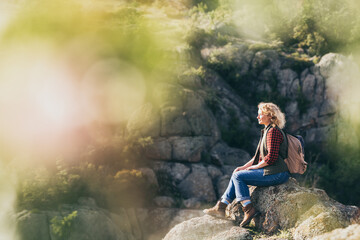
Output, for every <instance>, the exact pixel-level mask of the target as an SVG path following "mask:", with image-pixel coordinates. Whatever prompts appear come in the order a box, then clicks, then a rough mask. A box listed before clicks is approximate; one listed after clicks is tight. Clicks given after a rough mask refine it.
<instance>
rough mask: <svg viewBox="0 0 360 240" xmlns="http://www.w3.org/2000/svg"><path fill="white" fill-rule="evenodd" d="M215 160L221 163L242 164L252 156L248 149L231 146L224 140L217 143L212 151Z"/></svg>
mask: <svg viewBox="0 0 360 240" xmlns="http://www.w3.org/2000/svg"><path fill="white" fill-rule="evenodd" d="M210 156H211V158H212V160H213V162H215V163H218V164H219V165H224V164H225V165H234V166H241V165H244V164H245V163H247V162H248V161H249V160H250V159H251V157H250V154H249V153H247V152H246V151H244V150H242V149H238V148H231V147H229V146H228V145H227V144H226V143H224V142H219V143H217V144H216V145H215V146H214V147H213V148H212V149H211V151H210Z"/></svg>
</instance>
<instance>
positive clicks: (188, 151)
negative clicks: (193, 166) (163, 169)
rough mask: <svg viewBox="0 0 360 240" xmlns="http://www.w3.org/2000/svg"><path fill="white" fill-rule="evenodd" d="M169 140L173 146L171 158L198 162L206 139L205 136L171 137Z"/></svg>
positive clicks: (205, 144)
mask: <svg viewBox="0 0 360 240" xmlns="http://www.w3.org/2000/svg"><path fill="white" fill-rule="evenodd" d="M170 141H171V143H172V146H173V156H172V159H173V160H176V161H186V162H199V161H200V160H201V153H202V152H203V151H204V150H205V149H206V146H207V141H208V139H207V138H206V137H173V138H171V139H170Z"/></svg>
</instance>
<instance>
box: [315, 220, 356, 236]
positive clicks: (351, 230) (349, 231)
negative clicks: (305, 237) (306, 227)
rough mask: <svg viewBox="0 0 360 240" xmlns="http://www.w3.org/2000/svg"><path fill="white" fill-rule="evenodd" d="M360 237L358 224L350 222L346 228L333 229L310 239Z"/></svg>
mask: <svg viewBox="0 0 360 240" xmlns="http://www.w3.org/2000/svg"><path fill="white" fill-rule="evenodd" d="M358 239H360V225H359V224H352V225H350V226H348V227H346V228H339V229H335V230H333V231H331V232H328V233H325V234H322V235H320V236H316V237H313V238H311V240H358Z"/></svg>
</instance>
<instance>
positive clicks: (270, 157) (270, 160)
mask: <svg viewBox="0 0 360 240" xmlns="http://www.w3.org/2000/svg"><path fill="white" fill-rule="evenodd" d="M283 141H284V137H283V135H282V134H281V132H280V130H279V129H277V128H271V129H270V130H269V131H268V133H267V136H266V146H267V149H268V154H267V155H266V156H265V157H264V161H265V162H266V163H267V164H269V165H272V164H274V163H275V161H276V160H277V159H278V157H279V151H280V144H281V143H282V142H283Z"/></svg>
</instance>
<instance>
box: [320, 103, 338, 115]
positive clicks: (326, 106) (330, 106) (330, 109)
mask: <svg viewBox="0 0 360 240" xmlns="http://www.w3.org/2000/svg"><path fill="white" fill-rule="evenodd" d="M336 112H337V106H336V103H335V101H334V100H332V99H328V100H326V101H324V103H323V104H322V105H321V108H320V112H319V116H324V115H329V114H331V115H332V114H335V113H336Z"/></svg>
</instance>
